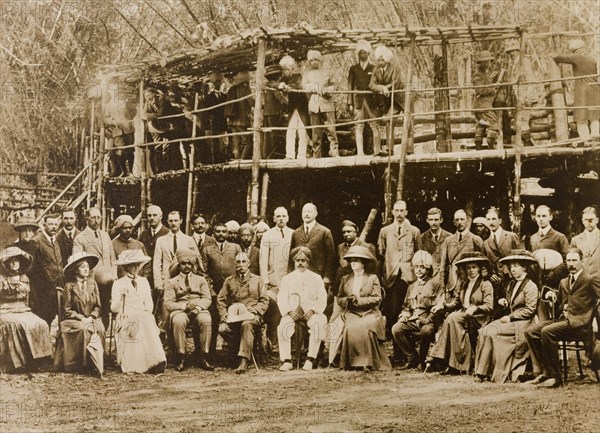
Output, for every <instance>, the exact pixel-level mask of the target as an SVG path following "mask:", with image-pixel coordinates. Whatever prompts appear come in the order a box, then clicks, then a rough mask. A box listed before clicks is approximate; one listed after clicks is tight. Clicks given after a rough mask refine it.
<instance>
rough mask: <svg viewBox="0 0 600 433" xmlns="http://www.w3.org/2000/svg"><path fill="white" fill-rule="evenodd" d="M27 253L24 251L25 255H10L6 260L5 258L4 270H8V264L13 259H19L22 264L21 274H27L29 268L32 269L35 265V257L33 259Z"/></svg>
mask: <svg viewBox="0 0 600 433" xmlns="http://www.w3.org/2000/svg"><path fill="white" fill-rule="evenodd" d="M25 254H27V253H26V252H25V251H23V253H18V254H14V255H10V256H8V257H6V258H4V259H3V260H2V266H3V267H4V269H6V270H8V268H7V267H6V262H7V261H9V260H10V259H12V258H17V259H19V263H21V265H20V267H19V272H20V273H22V274H23V273H25V272H27V271H28V270H29V268H30V267H31V264H32V263H33V257H31V255H29V254H27V255H25Z"/></svg>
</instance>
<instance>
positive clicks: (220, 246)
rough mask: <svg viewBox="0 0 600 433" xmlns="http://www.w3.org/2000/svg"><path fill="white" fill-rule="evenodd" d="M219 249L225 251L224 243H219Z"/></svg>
mask: <svg viewBox="0 0 600 433" xmlns="http://www.w3.org/2000/svg"><path fill="white" fill-rule="evenodd" d="M219 251H221V252H223V244H219Z"/></svg>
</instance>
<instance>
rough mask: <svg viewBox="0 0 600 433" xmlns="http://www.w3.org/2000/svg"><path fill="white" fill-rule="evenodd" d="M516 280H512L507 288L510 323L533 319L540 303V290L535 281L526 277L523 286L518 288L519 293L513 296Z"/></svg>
mask: <svg viewBox="0 0 600 433" xmlns="http://www.w3.org/2000/svg"><path fill="white" fill-rule="evenodd" d="M515 285H516V280H511V281H510V283H509V284H508V287H507V288H506V289H507V290H506V298H505V299H506V300H507V301H508V311H507V314H508V316H509V317H510V321H511V322H514V321H516V320H529V319H533V316H534V315H535V311H536V308H537V303H538V288H537V286H536V285H535V283H534V282H533V281H531V280H530V279H529V278H528V277H525V279H524V280H523V282H522V283H521V285H519V287H517V293H515V294H514V296H513V291H514V287H515Z"/></svg>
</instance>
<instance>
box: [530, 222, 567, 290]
mask: <svg viewBox="0 0 600 433" xmlns="http://www.w3.org/2000/svg"><path fill="white" fill-rule="evenodd" d="M529 244H530V245H529V246H530V248H529V251H532V252H533V251H536V250H541V249H543V248H547V249H550V250H554V251H558V252H559V253H560V254H561V255H562V256H563V258H564V257H566V256H567V252H568V251H569V241H568V240H567V237H566V236H565V235H563V234H562V233H560V232H557V231H556V230H554V229H553V228H550V230H549V231H548V233H546V236H544V237H540V233H539V231H537V232H535V233H534V234H532V235H531V236H530V237H529ZM568 275H569V271H568V270H567V266H566V265H565V264H564V263H561V264H560V265H558V266H557V267H555V268H554V269H552V270H551V271H549V272H546V273H545V276H544V282H545V283H546V284H548V285H550V286H552V287H556V285H557V284H558V283H559V281H560V280H561V279H562V278H566V277H567V276H568Z"/></svg>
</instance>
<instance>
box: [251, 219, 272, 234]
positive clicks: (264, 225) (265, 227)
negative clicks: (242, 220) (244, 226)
mask: <svg viewBox="0 0 600 433" xmlns="http://www.w3.org/2000/svg"><path fill="white" fill-rule="evenodd" d="M259 230H264V231H267V230H269V225H268V224H267V223H266V222H264V221H259V222H258V223H256V225H255V226H254V231H255V232H257V231H259Z"/></svg>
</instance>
